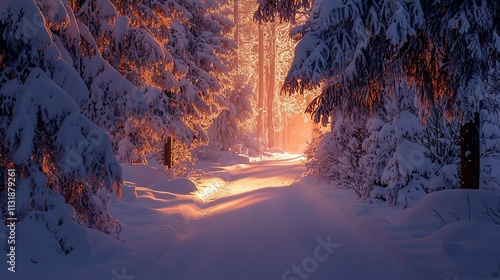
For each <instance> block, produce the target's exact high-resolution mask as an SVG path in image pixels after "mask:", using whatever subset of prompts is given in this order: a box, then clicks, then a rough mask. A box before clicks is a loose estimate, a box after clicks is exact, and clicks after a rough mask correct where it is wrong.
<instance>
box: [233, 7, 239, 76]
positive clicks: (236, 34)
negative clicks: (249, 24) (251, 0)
mask: <svg viewBox="0 0 500 280" xmlns="http://www.w3.org/2000/svg"><path fill="white" fill-rule="evenodd" d="M238 4H239V3H238V0H234V26H235V28H234V41H235V42H236V46H237V49H236V57H235V59H234V64H235V65H236V79H237V81H238V79H239V75H240V51H239V48H240V40H239V39H240V24H239V22H240V11H239V9H238Z"/></svg>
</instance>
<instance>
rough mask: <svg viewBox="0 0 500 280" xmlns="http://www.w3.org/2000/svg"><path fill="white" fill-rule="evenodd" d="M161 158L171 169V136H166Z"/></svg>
mask: <svg viewBox="0 0 500 280" xmlns="http://www.w3.org/2000/svg"><path fill="white" fill-rule="evenodd" d="M163 158H164V165H166V166H168V169H172V136H168V138H167V142H166V143H165V149H164V151H163Z"/></svg>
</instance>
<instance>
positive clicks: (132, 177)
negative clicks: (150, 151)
mask: <svg viewBox="0 0 500 280" xmlns="http://www.w3.org/2000/svg"><path fill="white" fill-rule="evenodd" d="M121 167H122V171H123V180H124V181H129V182H134V183H135V184H136V185H137V186H149V185H151V184H152V183H154V182H155V181H157V180H158V179H160V178H165V176H166V175H168V172H166V171H165V170H162V169H161V168H160V167H159V166H158V167H153V166H150V165H145V164H131V163H122V164H121ZM169 177H170V178H169V179H171V178H172V176H169Z"/></svg>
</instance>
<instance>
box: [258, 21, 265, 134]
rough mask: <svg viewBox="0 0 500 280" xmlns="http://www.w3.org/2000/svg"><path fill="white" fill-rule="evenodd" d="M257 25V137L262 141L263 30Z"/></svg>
mask: <svg viewBox="0 0 500 280" xmlns="http://www.w3.org/2000/svg"><path fill="white" fill-rule="evenodd" d="M263 28H264V27H263V26H262V25H261V24H259V65H258V68H259V96H258V100H257V110H258V115H257V137H260V138H262V139H264V90H265V87H264V30H263Z"/></svg>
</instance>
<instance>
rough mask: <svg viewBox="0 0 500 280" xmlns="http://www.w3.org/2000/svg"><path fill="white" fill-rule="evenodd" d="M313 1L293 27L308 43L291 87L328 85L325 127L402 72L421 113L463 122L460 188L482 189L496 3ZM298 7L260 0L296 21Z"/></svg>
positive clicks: (301, 48) (319, 104) (320, 105)
mask: <svg viewBox="0 0 500 280" xmlns="http://www.w3.org/2000/svg"><path fill="white" fill-rule="evenodd" d="M303 3H307V1H303ZM309 4H311V3H309ZM312 4H313V5H312V8H311V11H310V14H309V19H308V21H307V22H306V23H305V24H304V25H301V26H300V27H298V28H297V29H296V30H295V31H296V33H297V34H299V35H301V36H302V39H301V41H300V43H299V44H298V45H297V49H296V56H295V59H294V63H293V65H292V67H291V68H290V71H289V73H288V76H287V78H286V80H285V90H286V91H288V92H291V93H293V92H301V91H303V90H304V89H308V88H314V87H318V86H323V85H325V86H324V89H323V91H322V94H321V95H320V96H318V97H317V98H316V99H315V100H313V102H312V104H311V105H310V106H309V111H311V112H314V114H315V120H316V121H322V122H323V123H324V124H326V123H328V120H329V117H330V114H331V111H332V110H333V109H334V107H335V106H337V107H339V108H340V109H342V110H344V111H345V112H353V113H354V114H357V113H358V112H359V111H360V109H364V108H368V109H371V108H377V107H378V106H377V105H376V104H377V103H379V102H380V100H381V93H383V92H384V89H387V88H388V87H391V86H392V84H391V83H392V81H391V79H386V78H387V77H388V76H387V75H386V73H388V72H391V71H390V70H391V69H392V68H393V67H394V66H397V67H396V68H395V69H401V68H399V67H402V69H403V70H400V71H399V70H398V71H399V72H398V73H391V75H396V76H398V77H401V78H406V79H408V81H409V82H410V85H411V86H412V87H415V89H416V91H417V95H418V101H419V103H420V107H421V108H422V110H423V111H429V109H431V108H433V107H435V106H443V108H446V111H447V112H448V113H449V114H450V115H453V116H454V117H457V118H460V120H461V128H460V135H461V136H460V137H461V138H460V139H461V140H460V146H461V148H460V150H461V156H460V158H461V161H460V162H461V172H460V176H461V183H460V185H461V187H462V188H478V187H479V166H480V165H479V150H480V149H479V109H480V101H481V100H482V99H483V98H484V95H485V93H486V87H485V85H484V81H485V79H486V75H487V73H488V71H489V69H491V68H492V65H493V63H494V62H495V61H497V60H498V57H499V53H500V48H499V47H500V45H499V43H498V42H499V41H500V40H499V39H498V38H499V35H498V34H499V33H500V31H499V26H500V16H499V14H500V13H499V9H500V8H499V6H500V5H499V4H498V2H497V1H480V2H478V1H472V0H471V1H462V2H460V3H458V4H457V3H455V2H454V1H437V2H436V1H434V2H432V3H430V1H422V4H421V1H404V0H399V1H389V0H387V1H362V0H351V1H344V2H342V3H340V2H336V1H322V0H318V1H314V2H313V3H312ZM280 5H283V6H280ZM277 7H278V8H279V7H283V8H282V9H277ZM299 7H301V4H300V3H297V2H296V1H294V2H290V1H277V2H275V1H262V2H261V5H260V9H261V10H259V11H258V15H259V16H258V18H259V19H262V20H273V19H274V16H273V15H274V14H280V16H281V15H284V16H281V17H282V18H284V19H288V20H290V19H293V17H294V16H295V15H294V14H287V13H290V12H292V13H295V12H296V11H297V8H299ZM391 67H392V68H391ZM460 112H464V113H463V114H462V113H460ZM427 115H428V114H427Z"/></svg>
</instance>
